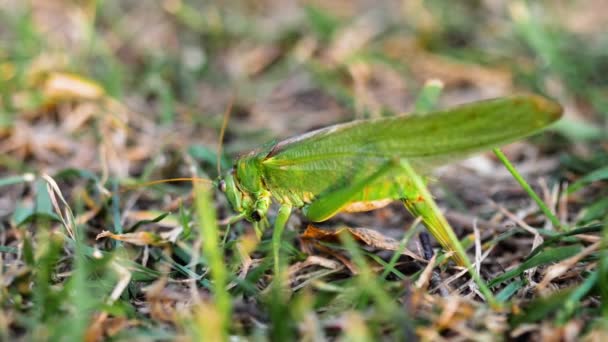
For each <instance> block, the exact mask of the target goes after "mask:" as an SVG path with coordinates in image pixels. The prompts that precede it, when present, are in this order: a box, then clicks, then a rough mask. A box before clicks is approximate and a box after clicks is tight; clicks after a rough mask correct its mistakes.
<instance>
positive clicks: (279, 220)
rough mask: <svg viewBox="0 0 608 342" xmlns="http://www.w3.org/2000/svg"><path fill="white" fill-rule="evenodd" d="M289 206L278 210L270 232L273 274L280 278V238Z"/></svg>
mask: <svg viewBox="0 0 608 342" xmlns="http://www.w3.org/2000/svg"><path fill="white" fill-rule="evenodd" d="M291 209H292V207H291V205H290V204H283V205H281V207H280V208H279V213H278V214H277V217H276V219H275V221H274V229H273V231H272V257H273V259H274V274H275V276H280V274H279V273H280V271H281V264H280V253H281V236H282V235H283V231H284V230H285V226H286V225H287V220H289V216H290V215H291Z"/></svg>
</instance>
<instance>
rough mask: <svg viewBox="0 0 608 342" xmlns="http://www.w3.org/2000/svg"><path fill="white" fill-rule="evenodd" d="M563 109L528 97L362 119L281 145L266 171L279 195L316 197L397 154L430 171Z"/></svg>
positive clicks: (511, 137)
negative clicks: (421, 113) (420, 112)
mask: <svg viewBox="0 0 608 342" xmlns="http://www.w3.org/2000/svg"><path fill="white" fill-rule="evenodd" d="M561 112H562V109H561V107H560V106H559V105H558V104H556V103H554V102H552V101H550V100H547V99H545V98H542V97H539V96H534V95H524V96H515V97H507V98H500V99H494V100H487V101H481V102H475V103H472V104H467V105H463V106H460V107H456V108H453V109H449V110H445V111H438V112H433V113H427V114H424V115H416V114H413V115H410V116H402V117H391V118H382V119H376V120H361V121H354V122H350V123H346V124H339V125H335V126H330V127H327V128H324V129H321V130H318V131H314V132H311V133H307V134H304V135H301V136H298V137H295V138H292V139H288V140H285V141H282V142H279V143H278V144H277V145H276V146H275V147H274V148H273V149H272V150H271V151H270V153H268V155H267V156H266V157H265V158H263V159H262V160H261V166H260V169H261V171H262V175H263V178H264V182H265V184H266V186H267V187H268V189H269V190H270V191H271V192H272V193H273V194H275V195H276V196H277V197H278V198H281V197H282V198H290V199H291V200H293V199H304V201H310V199H311V198H314V197H316V196H318V195H320V194H322V193H324V192H329V191H332V190H335V189H339V188H342V187H344V186H345V185H346V184H352V183H353V182H354V181H357V180H361V179H366V178H367V177H369V176H370V175H372V174H373V172H375V171H376V170H378V168H380V167H382V166H383V165H386V163H387V162H389V161H390V160H391V159H403V158H405V159H407V160H408V161H409V163H410V164H411V165H412V166H413V167H414V168H415V169H416V170H417V171H418V172H422V173H425V172H428V171H429V170H430V169H432V168H433V167H437V166H439V165H442V164H446V163H448V162H450V161H454V160H457V159H461V158H463V157H466V156H468V155H470V154H473V153H475V152H478V151H482V150H487V149H489V148H492V147H497V146H500V145H503V144H506V143H509V142H512V141H515V140H517V139H521V138H523V137H525V136H528V135H531V134H533V133H535V132H538V131H540V130H542V129H543V128H545V127H546V126H548V125H549V124H551V123H553V122H554V121H556V120H558V119H559V118H560V116H561Z"/></svg>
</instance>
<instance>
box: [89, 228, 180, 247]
mask: <svg viewBox="0 0 608 342" xmlns="http://www.w3.org/2000/svg"><path fill="white" fill-rule="evenodd" d="M105 237H109V238H110V239H113V240H118V241H124V242H127V243H131V244H134V245H137V246H161V245H165V244H167V243H169V241H167V240H165V239H163V238H162V237H161V236H159V235H157V234H154V233H150V232H135V233H127V234H114V233H112V232H110V231H107V230H104V231H103V232H101V233H99V234H97V236H96V237H95V240H99V239H101V238H105Z"/></svg>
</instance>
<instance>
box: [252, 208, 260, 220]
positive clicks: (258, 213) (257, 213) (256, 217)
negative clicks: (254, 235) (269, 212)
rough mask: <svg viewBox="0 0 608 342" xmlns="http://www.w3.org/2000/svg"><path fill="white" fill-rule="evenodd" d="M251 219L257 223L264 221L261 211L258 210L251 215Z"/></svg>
mask: <svg viewBox="0 0 608 342" xmlns="http://www.w3.org/2000/svg"><path fill="white" fill-rule="evenodd" d="M251 218H252V219H253V220H254V221H255V222H259V221H260V220H262V214H261V213H260V211H259V210H256V211H254V212H252V213H251Z"/></svg>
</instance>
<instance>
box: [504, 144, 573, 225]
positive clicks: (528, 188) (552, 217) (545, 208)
mask: <svg viewBox="0 0 608 342" xmlns="http://www.w3.org/2000/svg"><path fill="white" fill-rule="evenodd" d="M494 154H496V156H497V157H498V159H499V160H500V161H501V162H502V163H503V165H504V166H505V167H506V168H507V170H509V172H510V173H511V175H513V178H515V180H516V181H517V182H518V183H519V185H521V187H522V188H523V189H524V190H525V191H526V192H527V193H528V195H529V196H530V197H531V198H532V199H533V200H534V202H536V204H537V205H538V207H539V208H540V209H541V210H542V211H543V213H544V214H545V216H546V217H547V218H548V219H549V220H550V221H551V223H552V224H553V226H554V227H555V228H556V229H559V230H563V229H564V227H563V226H562V224H561V222H559V219H558V218H557V216H555V214H553V212H552V211H551V209H549V207H548V206H547V205H546V204H545V202H543V200H542V199H541V198H540V197H539V196H538V195H537V194H536V192H534V190H533V189H532V187H531V186H530V184H528V182H526V180H525V179H524V178H523V177H522V176H521V174H520V173H519V172H518V171H517V169H515V167H514V166H513V164H511V162H510V161H509V159H508V158H507V156H505V154H504V153H502V151H501V150H500V149H498V148H495V149H494Z"/></svg>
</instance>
